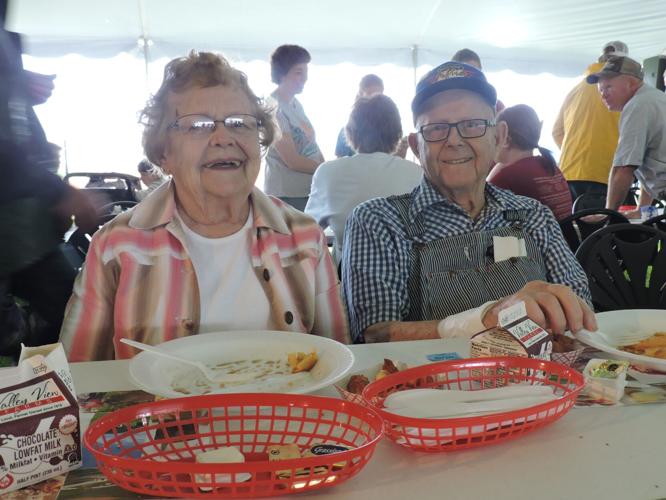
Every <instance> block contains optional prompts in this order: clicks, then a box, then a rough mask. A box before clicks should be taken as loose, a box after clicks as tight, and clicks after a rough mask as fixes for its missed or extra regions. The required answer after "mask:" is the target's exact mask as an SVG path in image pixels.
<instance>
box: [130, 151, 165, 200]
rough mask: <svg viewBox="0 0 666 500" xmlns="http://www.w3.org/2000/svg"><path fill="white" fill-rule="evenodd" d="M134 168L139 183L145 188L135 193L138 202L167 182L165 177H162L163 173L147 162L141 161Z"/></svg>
mask: <svg viewBox="0 0 666 500" xmlns="http://www.w3.org/2000/svg"><path fill="white" fill-rule="evenodd" d="M136 168H137V170H138V171H139V176H140V177H141V182H143V184H144V186H146V189H144V190H143V191H140V192H138V193H137V197H138V198H139V200H143V199H144V198H145V197H146V196H148V195H149V194H150V193H152V192H153V191H155V190H156V189H157V188H158V187H160V186H161V185H162V184H163V183H164V182H165V181H166V180H167V176H166V175H164V172H162V171H161V170H160V169H159V167H156V166H155V165H153V164H152V163H150V162H149V161H148V160H141V161H140V162H139V164H138V165H137V167H136Z"/></svg>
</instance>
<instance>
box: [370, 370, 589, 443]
mask: <svg viewBox="0 0 666 500" xmlns="http://www.w3.org/2000/svg"><path fill="white" fill-rule="evenodd" d="M517 383H529V384H533V385H537V384H543V385H548V386H553V388H554V391H555V394H557V395H558V396H559V397H558V398H557V399H555V400H553V401H550V402H548V403H543V404H540V405H536V406H532V407H530V408H525V409H522V410H516V411H510V412H502V413H495V414H490V415H484V416H470V417H456V418H447V419H434V418H411V417H404V416H399V415H396V414H394V413H389V412H387V411H384V410H382V408H383V401H384V399H385V398H386V396H388V395H389V394H391V393H392V392H395V391H401V390H405V389H412V388H416V387H418V388H438V389H455V390H469V391H474V390H480V389H488V388H492V387H502V386H505V385H511V384H517ZM584 385H585V380H584V378H583V375H581V374H580V373H579V372H577V371H576V370H574V369H572V368H569V367H566V366H564V365H560V364H558V363H553V362H551V361H541V360H537V359H531V358H521V357H498V358H476V359H463V360H456V361H444V362H441V363H433V364H430V365H423V366H418V367H415V368H410V369H408V370H405V371H402V372H398V373H394V374H392V375H389V376H388V377H385V378H383V379H381V380H378V381H376V382H372V383H371V384H370V385H368V386H367V387H366V388H365V389H364V390H363V398H364V399H365V400H366V402H367V403H368V404H369V405H370V406H371V407H374V408H375V409H376V410H377V411H378V412H379V414H380V415H381V417H382V418H383V419H384V424H385V425H384V431H385V433H386V435H387V436H388V437H389V438H390V439H392V440H393V441H395V442H396V443H398V444H400V445H402V446H405V447H407V448H413V449H417V450H421V451H431V452H437V451H455V450H461V449H465V448H472V447H477V446H485V445H487V444H491V443H498V442H501V441H506V440H509V439H514V438H517V437H519V436H521V435H523V434H526V433H527V432H529V431H533V430H535V429H538V428H540V427H543V426H544V425H547V424H549V423H551V422H553V421H555V420H557V419H558V418H560V417H561V416H562V415H564V414H565V413H566V412H567V411H569V410H570V409H571V407H572V406H573V404H574V402H575V400H576V397H577V396H578V393H579V392H580V391H581V390H582V388H583V386H584Z"/></svg>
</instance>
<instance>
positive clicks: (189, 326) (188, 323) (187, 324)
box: [180, 318, 194, 332]
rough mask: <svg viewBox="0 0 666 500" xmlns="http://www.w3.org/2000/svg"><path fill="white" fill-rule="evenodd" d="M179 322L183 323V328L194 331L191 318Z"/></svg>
mask: <svg viewBox="0 0 666 500" xmlns="http://www.w3.org/2000/svg"><path fill="white" fill-rule="evenodd" d="M180 323H181V324H182V325H183V328H185V330H187V331H188V332H192V331H194V321H192V320H191V319H187V318H185V319H183V320H181V322H180Z"/></svg>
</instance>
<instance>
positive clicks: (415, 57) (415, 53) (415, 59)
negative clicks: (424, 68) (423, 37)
mask: <svg viewBox="0 0 666 500" xmlns="http://www.w3.org/2000/svg"><path fill="white" fill-rule="evenodd" d="M411 49H412V70H413V71H414V89H416V84H417V83H418V75H417V72H418V68H419V46H418V45H412V47H411Z"/></svg>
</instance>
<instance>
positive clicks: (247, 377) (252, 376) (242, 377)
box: [120, 338, 257, 384]
mask: <svg viewBox="0 0 666 500" xmlns="http://www.w3.org/2000/svg"><path fill="white" fill-rule="evenodd" d="M120 341H121V342H122V343H123V344H127V345H129V346H132V347H136V348H137V349H141V350H142V351H146V352H150V353H153V354H156V355H157V356H162V357H163V358H167V359H170V360H172V361H178V362H179V363H184V364H187V365H190V366H194V367H195V368H197V369H198V370H199V371H200V372H201V373H203V375H204V376H205V377H206V378H207V379H208V380H210V381H211V382H214V383H216V384H230V383H246V382H252V381H254V380H256V379H257V374H256V373H224V372H217V371H215V370H213V369H212V368H210V367H209V366H207V365H206V364H205V363H202V362H201V361H194V360H192V359H187V358H183V357H181V356H178V355H177V354H172V353H170V352H167V351H164V350H163V349H161V348H160V347H157V346H154V345H148V344H144V343H143V342H137V341H136V340H130V339H124V338H123V339H120Z"/></svg>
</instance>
